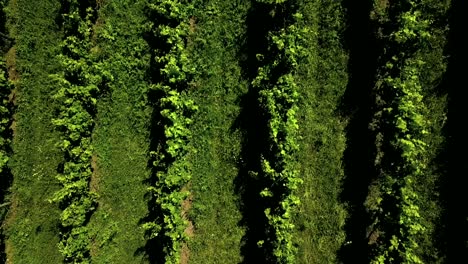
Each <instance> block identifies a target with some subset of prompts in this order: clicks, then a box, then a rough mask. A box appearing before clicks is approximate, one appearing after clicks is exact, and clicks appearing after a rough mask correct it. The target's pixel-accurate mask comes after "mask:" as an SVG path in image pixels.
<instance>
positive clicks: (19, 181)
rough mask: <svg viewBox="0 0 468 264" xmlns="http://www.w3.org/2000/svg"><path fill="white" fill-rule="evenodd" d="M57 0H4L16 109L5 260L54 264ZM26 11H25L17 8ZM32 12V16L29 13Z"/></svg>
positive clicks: (57, 155) (56, 232) (56, 236)
mask: <svg viewBox="0 0 468 264" xmlns="http://www.w3.org/2000/svg"><path fill="white" fill-rule="evenodd" d="M59 9H60V3H59V2H57V1H40V2H31V1H22V0H19V1H9V3H8V6H7V10H6V11H7V18H8V20H7V28H8V32H9V34H10V36H11V37H12V38H13V39H14V41H15V45H14V46H13V47H12V49H11V50H10V51H9V53H8V56H7V64H8V65H9V67H11V72H12V73H13V72H15V73H16V72H17V73H16V74H19V76H12V75H10V76H9V78H10V79H12V80H14V84H15V99H14V103H15V105H16V109H15V112H14V121H13V124H12V129H13V131H12V133H13V142H12V150H13V154H12V156H11V160H10V161H11V162H9V164H8V166H9V167H10V168H11V172H12V174H13V183H12V186H11V188H10V195H9V196H8V197H7V199H8V200H9V201H10V202H11V206H10V209H9V210H8V215H7V216H6V219H5V222H4V223H3V226H4V228H5V236H6V241H5V253H6V263H38V262H44V261H45V260H47V262H50V263H60V262H61V260H62V257H61V255H60V252H59V251H58V248H57V244H58V242H59V229H58V226H59V223H60V210H59V208H58V207H57V205H56V204H51V203H49V201H48V200H49V199H50V198H52V196H53V194H54V193H55V192H56V191H58V189H59V183H58V182H57V180H56V179H55V176H56V175H57V168H58V167H59V164H60V163H61V162H62V160H63V158H62V155H61V154H60V150H59V149H58V148H57V147H56V143H58V142H59V140H60V136H59V133H58V132H56V131H55V129H54V127H53V125H52V122H51V121H52V119H53V118H55V116H54V109H56V107H58V106H59V105H58V104H57V102H56V101H55V100H54V99H53V98H52V97H53V95H55V94H56V92H57V88H58V87H57V85H56V83H55V82H54V81H53V80H52V79H51V77H50V75H51V74H52V73H55V72H57V71H58V70H59V68H60V65H59V62H58V59H57V57H56V55H57V54H59V51H60V42H61V39H62V33H61V32H60V31H59V30H58V26H57V25H56V21H55V18H56V17H57V16H59ZM24 10H27V12H23V11H24ZM32 14H34V15H32Z"/></svg>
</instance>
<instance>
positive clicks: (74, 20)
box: [51, 0, 111, 263]
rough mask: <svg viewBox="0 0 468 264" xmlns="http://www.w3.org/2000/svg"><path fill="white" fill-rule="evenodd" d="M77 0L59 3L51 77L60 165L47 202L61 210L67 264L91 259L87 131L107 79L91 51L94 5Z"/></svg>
mask: <svg viewBox="0 0 468 264" xmlns="http://www.w3.org/2000/svg"><path fill="white" fill-rule="evenodd" d="M80 2H81V1H79V0H65V1H63V2H62V5H63V11H64V13H63V14H62V16H63V29H64V34H65V36H64V38H65V39H64V41H63V43H62V46H61V48H62V50H61V54H60V55H59V60H60V63H61V66H62V70H61V71H60V72H59V73H57V74H55V75H53V76H52V77H53V78H54V79H55V80H56V83H57V85H58V89H57V92H56V94H55V95H54V99H55V100H57V101H58V102H59V103H60V107H59V111H58V116H57V118H55V119H54V120H53V124H54V125H55V126H56V128H57V129H58V130H59V131H61V132H62V139H61V142H60V144H59V145H60V148H61V150H62V151H63V153H64V164H63V168H62V169H61V171H59V174H58V176H57V179H58V180H59V181H60V183H61V184H62V188H61V189H60V190H59V191H57V192H56V193H55V194H54V196H53V198H52V199H51V200H52V201H53V202H57V203H59V205H60V208H61V209H62V210H63V211H62V213H61V217H60V220H61V234H60V236H61V240H60V242H59V250H60V252H61V253H62V255H63V256H64V259H65V262H70V263H90V248H91V246H90V232H89V228H88V227H87V222H88V220H89V217H90V215H91V214H92V212H93V211H94V210H95V209H96V206H97V194H96V193H95V192H92V191H91V190H90V188H89V184H90V180H91V176H92V168H91V157H92V154H93V146H92V142H91V133H92V131H93V127H94V123H95V120H94V116H95V112H96V103H97V98H98V96H99V94H100V93H101V92H102V89H103V87H104V86H103V83H104V82H105V81H106V80H109V79H110V78H111V76H110V74H109V73H108V72H107V71H106V70H105V69H104V67H103V65H102V63H99V61H97V56H96V52H94V51H93V41H92V37H93V22H94V20H95V16H96V12H95V7H94V6H92V5H93V3H86V5H87V6H86V5H85V4H83V3H80ZM91 2H92V1H91ZM94 4H95V3H94Z"/></svg>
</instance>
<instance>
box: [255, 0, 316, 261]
mask: <svg viewBox="0 0 468 264" xmlns="http://www.w3.org/2000/svg"><path fill="white" fill-rule="evenodd" d="M257 2H258V3H261V4H265V5H268V6H270V7H271V10H272V12H271V14H273V16H274V17H273V19H274V20H276V21H275V23H274V24H275V25H273V26H272V28H271V30H270V32H269V33H268V42H269V47H268V49H267V51H266V53H265V54H259V55H257V57H258V58H259V60H260V63H262V64H263V66H261V67H259V69H258V75H257V77H256V78H255V79H254V81H253V87H255V88H256V89H258V90H259V99H258V100H259V103H260V107H261V110H262V114H263V116H264V118H266V120H267V126H268V127H267V131H268V138H267V139H266V140H267V147H266V149H265V150H264V152H263V153H262V157H261V172H260V173H259V175H261V176H262V179H263V180H264V182H265V185H264V186H265V188H264V189H263V190H262V191H261V193H260V195H261V197H262V198H263V199H264V200H265V201H266V203H265V204H266V205H267V208H266V209H265V216H266V218H267V220H268V227H267V230H266V235H267V236H266V241H259V242H258V244H259V245H260V246H261V245H263V244H265V246H266V248H267V249H269V250H270V249H271V250H272V252H270V253H272V259H271V261H272V262H274V263H295V254H296V251H297V250H296V248H295V246H294V244H293V237H292V236H293V232H294V224H293V221H292V216H293V214H294V212H295V211H294V208H295V207H297V205H298V204H299V202H300V201H299V198H298V197H297V196H296V195H295V194H294V192H295V190H296V189H297V188H298V186H299V185H300V184H301V182H302V179H301V177H300V175H299V171H298V168H297V162H296V156H295V155H296V152H297V151H298V149H299V146H298V133H299V126H298V119H297V116H298V114H297V112H298V111H299V109H298V100H299V91H298V88H297V84H296V81H295V73H296V70H297V68H298V63H299V61H300V60H301V58H303V57H305V56H306V54H307V50H305V48H304V45H303V41H305V35H306V34H311V32H310V31H309V30H308V29H307V28H305V27H301V26H299V25H300V21H301V19H302V14H300V13H297V12H295V11H294V10H295V9H297V7H296V6H295V4H294V1H287V0H281V1H280V0H276V1H273V0H257ZM267 254H269V253H268V252H267Z"/></svg>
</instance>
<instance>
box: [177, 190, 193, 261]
mask: <svg viewBox="0 0 468 264" xmlns="http://www.w3.org/2000/svg"><path fill="white" fill-rule="evenodd" d="M187 189H190V184H188V186H187V187H186V188H184V190H183V191H186V190H187ZM192 203H193V195H192V194H190V195H189V197H187V199H185V200H184V201H183V202H182V216H183V218H184V219H185V220H188V225H187V227H186V228H185V234H186V235H187V236H188V237H193V235H194V232H195V228H194V226H193V223H192V221H190V219H188V212H189V211H190V208H192ZM189 257H190V249H189V248H188V246H187V244H186V243H184V244H183V245H182V252H181V258H180V263H181V264H187V263H188V262H189Z"/></svg>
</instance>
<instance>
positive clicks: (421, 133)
mask: <svg viewBox="0 0 468 264" xmlns="http://www.w3.org/2000/svg"><path fill="white" fill-rule="evenodd" d="M405 4H407V5H408V6H409V10H407V11H405V10H404V9H403V10H402V11H401V13H400V14H399V16H397V20H398V21H396V22H395V23H397V25H398V26H397V29H396V30H395V31H393V32H392V33H390V35H389V41H390V43H391V44H392V45H394V46H395V49H397V50H399V52H398V53H397V54H395V55H394V56H393V57H392V58H391V60H390V61H388V62H387V63H386V64H385V68H384V70H383V71H384V72H385V73H384V74H383V76H385V77H383V87H385V89H389V90H390V91H391V92H390V94H392V96H391V97H390V99H389V100H390V101H389V102H388V103H387V107H386V108H384V111H385V112H387V113H388V117H387V118H388V120H387V122H389V124H391V125H393V126H394V128H395V130H394V131H395V132H394V135H393V138H392V140H391V142H390V148H391V149H392V150H391V151H393V152H395V153H399V155H400V157H399V160H394V161H392V162H394V163H395V164H397V165H395V166H393V167H391V168H390V171H388V172H386V175H385V176H384V177H385V178H386V184H384V185H383V186H382V193H384V196H383V200H382V201H380V202H381V203H386V202H387V201H389V200H395V203H396V210H395V212H392V211H389V212H386V211H385V210H388V209H387V207H384V208H383V212H382V213H383V214H384V215H383V216H382V219H381V221H383V224H382V225H383V228H384V229H385V225H386V224H389V225H391V223H392V222H395V224H396V226H397V228H396V229H395V231H394V233H390V234H386V235H385V237H386V241H384V244H383V245H381V247H380V248H379V253H378V254H377V256H376V257H375V259H374V260H373V261H372V263H393V262H399V263H400V262H401V263H423V262H422V259H421V257H420V256H419V255H418V254H417V248H418V243H417V241H418V236H419V235H420V234H422V233H424V232H425V227H424V225H423V223H422V219H421V215H420V209H419V205H418V199H419V197H418V194H417V192H416V190H415V180H416V179H418V178H420V176H421V175H423V174H424V173H425V172H426V169H427V159H426V158H425V157H426V156H427V155H426V154H425V153H426V151H427V150H426V146H427V144H426V143H425V134H427V133H428V126H429V124H428V121H427V118H426V117H425V116H424V114H425V113H426V112H427V110H426V106H425V104H424V101H423V93H422V84H421V74H422V69H423V65H424V64H425V62H424V61H423V60H421V59H420V58H419V56H418V53H417V51H419V50H421V49H422V48H423V47H424V46H425V45H427V44H426V43H428V41H429V40H430V38H431V33H430V24H431V21H429V20H426V19H424V18H422V15H421V12H422V10H421V9H420V6H419V5H418V4H417V1H406V3H405ZM387 203H388V202H387Z"/></svg>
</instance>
